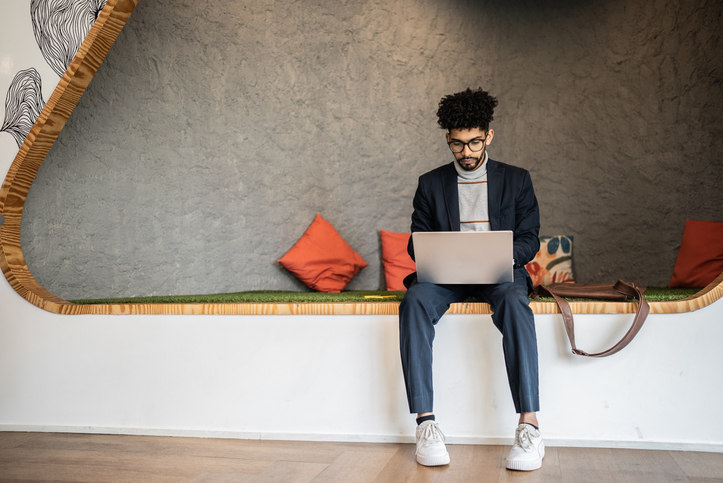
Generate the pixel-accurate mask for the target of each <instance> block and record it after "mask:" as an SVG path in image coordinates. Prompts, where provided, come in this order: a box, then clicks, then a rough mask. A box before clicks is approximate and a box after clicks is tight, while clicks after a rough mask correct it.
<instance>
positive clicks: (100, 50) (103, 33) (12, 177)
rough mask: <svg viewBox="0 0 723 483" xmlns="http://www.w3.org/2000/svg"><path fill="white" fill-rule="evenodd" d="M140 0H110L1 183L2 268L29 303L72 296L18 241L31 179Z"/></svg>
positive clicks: (57, 304)
mask: <svg viewBox="0 0 723 483" xmlns="http://www.w3.org/2000/svg"><path fill="white" fill-rule="evenodd" d="M137 2H138V0H108V2H107V3H106V5H105V7H104V8H103V10H102V11H101V12H100V14H99V15H98V18H97V19H96V21H95V23H94V24H93V26H92V27H91V29H90V32H88V35H87V36H86V38H85V40H84V41H83V43H82V44H81V46H80V48H79V49H78V52H77V53H76V54H75V57H74V58H73V61H72V62H71V63H70V65H69V66H68V68H67V70H66V71H65V73H63V76H62V77H61V79H60V81H59V82H58V86H57V87H56V88H55V90H54V91H53V94H52V95H51V96H50V99H49V100H48V102H47V103H46V104H45V107H44V108H43V110H42V111H41V113H40V115H39V116H38V119H37V121H35V124H34V125H33V128H32V129H31V130H30V133H29V134H28V136H27V137H26V138H25V142H24V143H23V145H22V146H21V147H20V150H19V151H18V154H17V156H15V160H14V161H13V163H12V165H10V169H9V170H8V174H7V176H6V177H5V181H4V182H3V184H2V188H0V214H2V215H3V216H4V217H5V222H4V223H3V224H2V226H0V269H2V272H3V273H4V274H5V278H7V280H8V282H9V283H10V286H11V287H12V288H13V289H14V290H15V291H16V292H17V293H18V294H20V295H21V296H22V297H24V298H25V299H26V300H28V301H29V302H30V303H32V304H34V305H37V306H38V307H41V308H43V309H46V310H49V311H51V312H60V311H61V308H62V307H65V306H67V305H68V304H69V302H67V301H65V300H62V299H60V298H59V297H56V296H55V295H53V294H52V293H50V292H49V291H47V290H46V289H45V288H44V287H42V286H41V285H40V284H39V283H38V282H37V281H36V280H35V278H33V276H32V274H31V273H30V270H29V269H28V266H27V264H26V263H25V257H24V256H23V252H22V248H21V246H20V221H21V219H22V214H23V206H24V205H25V200H26V199H27V195H28V191H29V190H30V185H31V184H32V183H33V180H34V179H35V176H36V175H37V173H38V170H39V169H40V166H41V165H42V164H43V161H44V160H45V156H46V155H47V154H48V151H50V147H51V146H52V145H53V143H54V142H55V140H56V139H57V138H58V134H60V131H61V129H62V128H63V126H65V122H66V121H67V120H68V118H69V117H70V114H71V113H72V112H73V109H75V106H76V105H77V104H78V101H79V100H80V97H81V96H82V95H83V92H85V89H86V88H87V87H88V84H90V81H91V79H92V78H93V76H94V75H95V73H96V71H97V70H98V67H100V64H101V63H102V62H103V60H104V59H105V56H106V55H107V54H108V51H109V50H110V48H111V46H112V45H113V42H115V39H116V38H117V37H118V34H119V33H120V31H121V29H122V28H123V26H124V25H125V23H126V22H127V20H128V17H129V16H130V14H131V12H132V11H133V9H134V8H135V6H136V4H137Z"/></svg>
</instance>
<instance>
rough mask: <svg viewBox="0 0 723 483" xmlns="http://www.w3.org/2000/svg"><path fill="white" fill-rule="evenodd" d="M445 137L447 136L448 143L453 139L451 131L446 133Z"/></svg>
mask: <svg viewBox="0 0 723 483" xmlns="http://www.w3.org/2000/svg"><path fill="white" fill-rule="evenodd" d="M444 137H446V138H447V144H449V142H450V141H451V140H452V138H451V137H450V136H449V131H447V132H446V133H445V135H444Z"/></svg>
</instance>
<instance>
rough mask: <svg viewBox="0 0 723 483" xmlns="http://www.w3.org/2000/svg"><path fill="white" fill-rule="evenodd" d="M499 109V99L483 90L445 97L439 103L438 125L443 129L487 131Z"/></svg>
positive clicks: (466, 91)
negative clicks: (497, 108) (496, 108)
mask: <svg viewBox="0 0 723 483" xmlns="http://www.w3.org/2000/svg"><path fill="white" fill-rule="evenodd" d="M495 107H497V98H495V97H492V96H491V95H490V94H489V92H487V91H483V90H482V89H481V88H479V89H477V90H476V91H473V90H471V89H469V88H468V89H467V90H465V91H462V92H457V93H456V94H450V95H448V96H444V97H443V98H442V100H441V101H439V109H438V110H437V117H438V118H439V119H438V121H437V123H438V124H439V126H440V127H441V128H442V129H447V130H450V129H474V128H478V129H482V130H485V131H486V130H487V129H489V127H490V122H491V121H492V115H493V113H494V111H495Z"/></svg>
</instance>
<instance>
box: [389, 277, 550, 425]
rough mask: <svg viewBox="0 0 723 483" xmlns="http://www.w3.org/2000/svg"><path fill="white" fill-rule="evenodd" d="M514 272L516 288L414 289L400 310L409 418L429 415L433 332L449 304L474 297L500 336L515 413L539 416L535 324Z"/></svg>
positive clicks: (522, 284)
mask: <svg viewBox="0 0 723 483" xmlns="http://www.w3.org/2000/svg"><path fill="white" fill-rule="evenodd" d="M522 270H524V268H518V269H516V270H515V277H514V282H510V283H501V284H495V285H436V284H433V283H418V282H415V283H413V284H412V285H411V286H410V287H409V289H408V290H407V293H406V294H405V296H404V300H402V303H401V305H400V306H399V345H400V351H401V356H402V370H403V372H404V383H405V385H406V388H407V401H408V402H409V411H410V412H411V413H427V412H430V413H431V412H433V404H434V390H433V384H432V343H433V342H434V335H435V326H436V325H437V322H438V321H439V319H440V318H441V317H442V315H444V313H445V312H446V311H447V309H449V306H450V304H452V303H455V302H461V301H463V300H465V299H466V298H468V297H469V296H476V297H479V298H480V299H482V300H484V301H485V302H487V303H489V304H490V306H491V309H492V311H493V315H492V321H493V322H494V324H495V326H496V327H497V329H499V331H500V332H502V348H503V351H504V356H505V366H506V367H507V379H508V381H509V384H510V390H511V391H512V400H513V402H514V404H515V410H516V411H517V412H518V413H521V412H537V411H539V410H540V402H539V399H540V398H539V382H538V367H537V335H536V332H535V319H534V314H533V313H532V309H530V301H529V298H528V292H527V280H526V277H525V275H524V272H523V271H522Z"/></svg>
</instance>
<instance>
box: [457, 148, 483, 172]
mask: <svg viewBox="0 0 723 483" xmlns="http://www.w3.org/2000/svg"><path fill="white" fill-rule="evenodd" d="M484 156H485V152H484V151H482V154H480V157H479V158H474V157H471V156H469V157H466V158H460V159H458V160H457V164H458V165H459V167H460V168H462V169H463V170H465V171H474V170H475V169H477V168H479V167H480V166H481V165H482V160H483V159H484Z"/></svg>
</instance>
